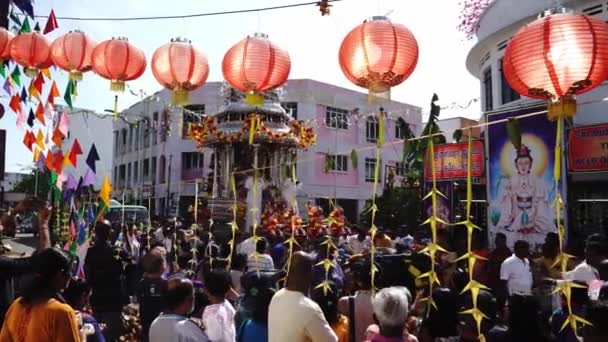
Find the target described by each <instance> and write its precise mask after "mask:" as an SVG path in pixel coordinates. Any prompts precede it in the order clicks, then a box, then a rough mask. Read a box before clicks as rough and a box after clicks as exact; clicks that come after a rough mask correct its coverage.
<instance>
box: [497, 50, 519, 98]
mask: <svg viewBox="0 0 608 342" xmlns="http://www.w3.org/2000/svg"><path fill="white" fill-rule="evenodd" d="M498 65H499V70H500V103H501V104H505V103H509V102H513V101H516V100H519V99H520V98H521V95H519V93H518V92H516V91H515V90H513V88H511V86H510V85H509V82H507V78H506V77H505V74H504V72H503V70H502V59H501V60H500V63H499V64H498Z"/></svg>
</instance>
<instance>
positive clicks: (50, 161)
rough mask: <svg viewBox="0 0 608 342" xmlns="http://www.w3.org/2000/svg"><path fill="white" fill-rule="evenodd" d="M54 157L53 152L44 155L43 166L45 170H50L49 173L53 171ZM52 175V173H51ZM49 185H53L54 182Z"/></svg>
mask: <svg viewBox="0 0 608 342" xmlns="http://www.w3.org/2000/svg"><path fill="white" fill-rule="evenodd" d="M54 159H55V155H54V154H53V152H51V151H49V153H47V154H46V160H45V161H44V166H46V168H47V169H49V170H51V171H55V160H54ZM51 175H52V173H51ZM51 185H54V182H53V181H51Z"/></svg>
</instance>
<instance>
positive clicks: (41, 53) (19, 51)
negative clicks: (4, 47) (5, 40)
mask: <svg viewBox="0 0 608 342" xmlns="http://www.w3.org/2000/svg"><path fill="white" fill-rule="evenodd" d="M50 50H51V43H50V42H49V41H48V39H46V37H45V36H43V35H42V34H40V33H38V32H30V33H21V34H19V35H17V36H16V37H15V38H13V40H12V41H11V44H10V55H11V58H12V59H13V61H15V62H16V63H17V64H19V65H21V66H23V67H24V68H25V74H26V75H28V76H29V77H36V76H37V75H38V69H41V68H43V67H44V65H45V64H47V61H48V59H49V53H50Z"/></svg>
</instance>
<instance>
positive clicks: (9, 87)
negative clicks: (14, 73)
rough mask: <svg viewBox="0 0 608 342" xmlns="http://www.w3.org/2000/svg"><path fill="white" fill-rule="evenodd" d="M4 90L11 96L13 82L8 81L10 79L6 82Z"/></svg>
mask: <svg viewBox="0 0 608 342" xmlns="http://www.w3.org/2000/svg"><path fill="white" fill-rule="evenodd" d="M2 88H4V91H6V92H7V93H8V94H9V95H11V82H9V81H8V78H7V79H6V81H4V86H2Z"/></svg>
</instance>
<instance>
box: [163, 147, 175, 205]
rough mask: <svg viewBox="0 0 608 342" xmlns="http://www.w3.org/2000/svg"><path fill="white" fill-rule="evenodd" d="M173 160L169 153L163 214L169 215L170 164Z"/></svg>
mask: <svg viewBox="0 0 608 342" xmlns="http://www.w3.org/2000/svg"><path fill="white" fill-rule="evenodd" d="M172 162H173V155H172V154H170V155H169V170H168V171H167V175H168V177H167V200H166V201H165V215H166V216H167V217H169V210H170V209H169V197H170V196H171V164H172Z"/></svg>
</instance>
